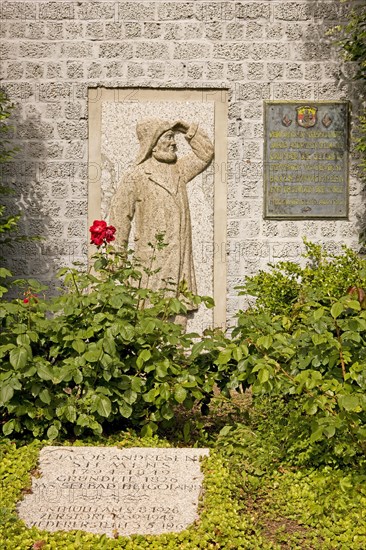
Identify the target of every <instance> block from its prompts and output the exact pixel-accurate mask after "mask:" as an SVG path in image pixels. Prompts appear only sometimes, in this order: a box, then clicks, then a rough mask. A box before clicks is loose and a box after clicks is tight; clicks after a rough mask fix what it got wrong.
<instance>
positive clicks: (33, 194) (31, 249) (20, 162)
mask: <svg viewBox="0 0 366 550" xmlns="http://www.w3.org/2000/svg"><path fill="white" fill-rule="evenodd" d="M9 123H10V124H11V125H12V127H13V132H12V133H13V135H10V136H9V137H10V139H11V146H12V147H17V148H18V151H17V153H16V154H15V155H14V158H13V159H12V161H10V162H8V163H6V164H4V165H2V166H1V171H2V173H1V176H2V177H1V179H2V182H3V184H4V185H5V186H6V187H8V188H10V189H12V190H13V194H11V195H9V196H8V197H6V199H5V201H4V203H5V205H6V209H7V210H6V211H7V213H9V214H17V213H21V219H20V221H19V224H18V227H19V231H18V235H24V236H27V237H32V236H34V237H40V238H41V240H25V241H22V242H17V243H14V244H13V245H12V247H7V248H6V250H4V251H3V256H4V257H5V267H7V268H8V269H10V270H11V272H12V273H13V275H14V276H15V277H21V278H23V277H27V278H35V279H37V280H39V281H41V282H45V283H46V284H47V285H48V286H50V281H52V280H53V279H54V271H55V269H54V266H53V264H52V259H50V257H48V256H47V254H45V246H46V245H45V243H46V238H47V237H48V236H49V235H50V232H52V231H54V230H55V227H54V222H53V219H54V217H55V216H56V215H57V211H58V208H57V207H56V206H53V205H52V204H50V200H49V198H48V197H49V196H50V188H49V185H48V184H47V183H46V181H44V182H43V183H41V178H40V173H41V171H42V159H45V158H46V157H47V151H46V145H45V140H47V138H48V135H47V124H45V123H41V121H40V119H39V118H38V117H36V116H29V117H28V118H22V117H21V113H20V108H19V107H18V106H15V108H14V111H13V113H12V116H11V118H10V119H9ZM54 286H56V285H54ZM52 291H53V292H54V289H52V288H50V292H52Z"/></svg>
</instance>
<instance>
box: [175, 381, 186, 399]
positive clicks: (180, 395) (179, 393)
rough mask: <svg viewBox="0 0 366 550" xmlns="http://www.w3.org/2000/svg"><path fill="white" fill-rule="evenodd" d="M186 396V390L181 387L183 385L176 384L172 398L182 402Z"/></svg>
mask: <svg viewBox="0 0 366 550" xmlns="http://www.w3.org/2000/svg"><path fill="white" fill-rule="evenodd" d="M186 397H187V390H186V389H185V388H183V386H180V385H178V386H176V387H175V388H174V399H175V400H176V401H177V403H183V401H184V400H185V398H186Z"/></svg>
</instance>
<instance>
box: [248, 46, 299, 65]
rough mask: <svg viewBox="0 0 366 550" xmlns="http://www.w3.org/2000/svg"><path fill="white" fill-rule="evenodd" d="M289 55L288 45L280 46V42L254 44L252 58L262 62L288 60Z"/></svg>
mask: <svg viewBox="0 0 366 550" xmlns="http://www.w3.org/2000/svg"><path fill="white" fill-rule="evenodd" d="M289 55H290V51H289V46H288V44H280V43H278V42H277V43H276V42H273V43H266V44H254V45H253V47H252V50H251V57H252V58H253V59H259V60H261V61H262V60H265V59H288V58H289Z"/></svg>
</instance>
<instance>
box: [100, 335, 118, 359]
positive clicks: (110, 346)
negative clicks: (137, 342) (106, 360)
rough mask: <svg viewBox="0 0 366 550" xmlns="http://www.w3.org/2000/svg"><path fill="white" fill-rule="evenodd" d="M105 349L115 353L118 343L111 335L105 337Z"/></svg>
mask: <svg viewBox="0 0 366 550" xmlns="http://www.w3.org/2000/svg"><path fill="white" fill-rule="evenodd" d="M103 350H104V351H105V352H106V353H108V354H109V355H115V353H116V344H115V342H114V340H113V339H112V338H111V337H106V338H104V339H103Z"/></svg>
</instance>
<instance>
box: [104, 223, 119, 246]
mask: <svg viewBox="0 0 366 550" xmlns="http://www.w3.org/2000/svg"><path fill="white" fill-rule="evenodd" d="M115 232H116V228H115V227H113V225H108V227H107V229H106V231H105V240H106V241H107V243H110V242H112V241H114V240H115V236H114V234H115Z"/></svg>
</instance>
